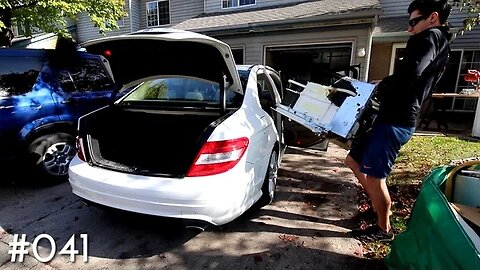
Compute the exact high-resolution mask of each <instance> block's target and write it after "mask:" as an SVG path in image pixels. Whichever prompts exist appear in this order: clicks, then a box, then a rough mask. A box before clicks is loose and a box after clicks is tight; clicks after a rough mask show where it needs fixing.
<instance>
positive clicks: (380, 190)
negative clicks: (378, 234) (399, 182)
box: [366, 175, 392, 233]
mask: <svg viewBox="0 0 480 270" xmlns="http://www.w3.org/2000/svg"><path fill="white" fill-rule="evenodd" d="M366 181H367V186H368V189H369V190H370V192H371V194H372V197H371V200H372V203H373V205H375V210H376V212H377V224H378V226H379V227H380V229H382V230H383V231H384V232H387V233H388V232H389V231H390V229H391V226H390V208H391V206H392V200H391V198H390V193H389V192H388V188H387V182H386V179H385V178H377V177H374V176H371V175H367V177H366Z"/></svg>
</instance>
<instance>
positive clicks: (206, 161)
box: [187, 137, 248, 176]
mask: <svg viewBox="0 0 480 270" xmlns="http://www.w3.org/2000/svg"><path fill="white" fill-rule="evenodd" d="M247 146H248V139H247V138H245V137H242V138H238V139H233V140H226V141H213V142H206V143H205V144H204V145H203V146H202V149H200V152H199V153H198V155H197V157H196V158H195V162H194V163H193V165H192V167H190V170H188V172H187V176H206V175H213V174H219V173H223V172H226V171H228V170H230V169H231V168H233V167H234V166H235V165H236V164H237V163H238V161H240V159H241V158H242V156H243V154H244V153H245V150H247Z"/></svg>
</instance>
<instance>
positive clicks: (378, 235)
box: [350, 225, 395, 242]
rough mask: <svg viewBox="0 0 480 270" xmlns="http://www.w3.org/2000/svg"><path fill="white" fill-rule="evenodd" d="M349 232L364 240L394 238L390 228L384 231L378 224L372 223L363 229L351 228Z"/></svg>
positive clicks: (387, 239)
mask: <svg viewBox="0 0 480 270" xmlns="http://www.w3.org/2000/svg"><path fill="white" fill-rule="evenodd" d="M350 234H351V235H352V236H353V237H355V238H357V239H358V240H361V241H365V242H391V241H392V240H393V239H394V238H395V235H394V233H393V231H392V230H390V231H389V232H388V233H387V232H384V231H383V230H382V229H381V228H380V227H379V226H378V225H372V226H370V227H367V228H366V229H364V230H358V229H357V230H352V231H351V232H350Z"/></svg>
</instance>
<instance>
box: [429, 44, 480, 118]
mask: <svg viewBox="0 0 480 270" xmlns="http://www.w3.org/2000/svg"><path fill="white" fill-rule="evenodd" d="M469 69H480V51H473V50H453V51H452V52H451V53H450V59H449V62H448V65H447V68H446V70H445V74H444V75H443V77H442V79H441V80H440V82H439V83H438V87H437V88H438V89H437V92H440V93H459V92H461V91H462V90H463V89H469V88H474V87H473V86H472V85H471V84H469V83H468V82H466V81H465V80H464V79H463V77H464V76H465V74H467V71H468V70H469ZM445 102H446V103H447V102H448V104H446V105H445V106H446V108H447V109H449V110H455V111H474V110H475V107H476V102H477V100H476V99H472V98H452V99H451V100H450V101H445Z"/></svg>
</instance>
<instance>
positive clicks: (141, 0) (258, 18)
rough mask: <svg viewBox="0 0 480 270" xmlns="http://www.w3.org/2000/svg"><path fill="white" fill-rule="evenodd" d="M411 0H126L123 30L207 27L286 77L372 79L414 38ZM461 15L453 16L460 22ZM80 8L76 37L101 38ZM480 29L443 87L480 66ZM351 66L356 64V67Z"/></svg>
mask: <svg viewBox="0 0 480 270" xmlns="http://www.w3.org/2000/svg"><path fill="white" fill-rule="evenodd" d="M410 2H411V1H410V0H356V1H350V0H310V1H305V0H276V1H274V0H204V1H200V0H188V1H187V0H157V1H151V0H126V10H127V12H128V14H129V16H128V17H126V18H125V19H123V20H121V21H120V22H119V26H120V28H119V29H118V30H115V31H112V32H109V33H107V36H109V35H119V34H125V33H130V32H134V31H137V30H140V29H144V28H150V27H174V28H177V29H183V30H191V31H195V32H200V33H204V34H207V35H210V36H213V37H215V38H218V39H220V40H223V41H225V42H226V43H228V44H229V45H230V46H231V47H232V51H233V56H234V58H235V60H236V62H237V63H239V64H254V63H255V64H257V63H262V64H266V65H269V66H272V67H274V68H275V69H277V70H280V71H281V73H282V79H283V80H284V81H286V80H287V79H296V80H309V81H315V82H319V83H324V82H325V80H327V79H328V75H326V74H325V72H328V71H340V72H344V73H345V74H348V75H351V76H352V75H353V76H357V77H358V78H360V79H363V80H367V81H373V80H379V79H382V78H383V77H385V76H387V75H389V74H391V73H392V72H393V70H394V69H395V63H397V61H398V60H399V59H400V58H401V56H402V52H403V50H404V48H405V45H406V42H407V40H408V37H409V35H410V34H409V33H408V32H407V31H406V30H407V25H408V13H407V7H408V5H409V3H410ZM463 16H464V15H463V14H461V13H460V12H453V13H452V15H451V16H450V19H449V22H450V23H451V24H453V26H454V27H460V26H461V25H462V20H463ZM101 36H102V35H100V34H99V33H98V30H97V29H95V28H94V27H93V25H92V23H91V22H90V21H89V19H88V16H86V15H85V14H80V15H79V16H78V23H77V40H78V41H79V42H83V41H85V40H89V39H92V38H97V37H101ZM479 41H480V30H478V29H477V30H474V31H472V32H468V33H466V34H465V35H461V36H460V35H459V36H457V38H456V39H455V41H454V42H453V43H452V49H453V51H452V55H451V62H450V64H449V66H448V69H447V71H446V74H445V76H444V79H443V81H442V82H441V84H440V85H441V87H440V88H441V89H439V90H440V91H442V92H452V93H458V92H460V91H461V90H462V89H465V88H469V87H470V86H469V85H468V84H467V83H466V82H465V81H463V77H462V75H463V74H465V73H466V70H467V69H472V68H477V69H478V68H480V47H479V46H478V44H480V42H479ZM352 67H353V68H352ZM475 106H476V99H465V98H453V99H452V100H451V101H450V103H449V104H448V108H449V109H450V110H455V111H462V112H470V113H472V112H473V111H474V110H475Z"/></svg>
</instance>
